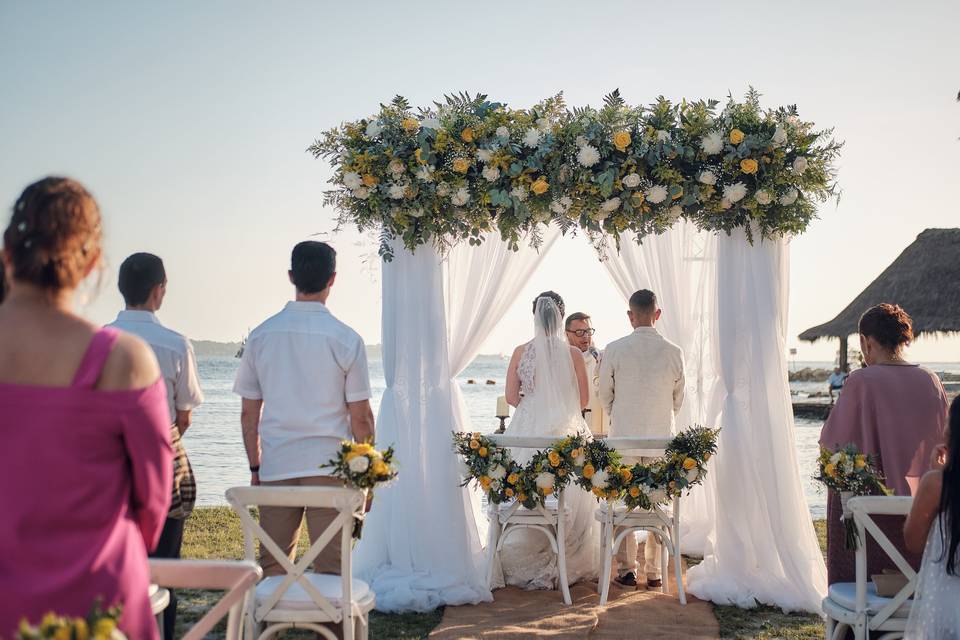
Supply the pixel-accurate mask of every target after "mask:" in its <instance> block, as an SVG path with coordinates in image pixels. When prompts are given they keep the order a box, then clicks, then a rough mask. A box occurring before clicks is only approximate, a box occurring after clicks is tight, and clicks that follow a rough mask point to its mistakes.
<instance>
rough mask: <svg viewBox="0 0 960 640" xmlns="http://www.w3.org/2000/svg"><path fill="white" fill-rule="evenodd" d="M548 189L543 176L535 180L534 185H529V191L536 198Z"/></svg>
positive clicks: (548, 185) (548, 186)
mask: <svg viewBox="0 0 960 640" xmlns="http://www.w3.org/2000/svg"><path fill="white" fill-rule="evenodd" d="M549 188H550V184H549V183H548V182H547V179H546V178H544V177H543V176H540V177H539V178H537V179H536V181H534V183H533V184H531V185H530V191H533V192H534V193H535V194H537V195H538V196H539V195H543V194H544V193H546V192H547V189H549Z"/></svg>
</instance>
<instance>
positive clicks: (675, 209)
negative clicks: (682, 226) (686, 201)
mask: <svg viewBox="0 0 960 640" xmlns="http://www.w3.org/2000/svg"><path fill="white" fill-rule="evenodd" d="M682 215H683V207H681V206H680V205H678V204H675V205H673V206H672V207H670V210H669V211H667V217H668V218H669V219H670V221H671V222H676V221H677V220H679V219H680V216H682Z"/></svg>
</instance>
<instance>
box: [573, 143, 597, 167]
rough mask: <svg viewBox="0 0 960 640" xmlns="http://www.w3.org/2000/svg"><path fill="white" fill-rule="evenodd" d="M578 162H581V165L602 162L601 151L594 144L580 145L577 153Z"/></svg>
mask: <svg viewBox="0 0 960 640" xmlns="http://www.w3.org/2000/svg"><path fill="white" fill-rule="evenodd" d="M577 162H579V163H580V166H581V167H592V166H593V165H595V164H597V163H598V162H600V152H599V151H597V148H596V147H595V146H593V145H592V144H585V145H583V146H582V147H580V151H579V152H578V153H577Z"/></svg>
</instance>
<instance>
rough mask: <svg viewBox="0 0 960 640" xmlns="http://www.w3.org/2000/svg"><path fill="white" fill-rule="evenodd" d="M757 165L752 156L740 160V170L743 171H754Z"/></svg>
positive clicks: (748, 172)
mask: <svg viewBox="0 0 960 640" xmlns="http://www.w3.org/2000/svg"><path fill="white" fill-rule="evenodd" d="M758 167H759V165H758V164H757V161H756V160H754V159H753V158H744V159H743V160H741V161H740V171H743V172H744V173H747V174H751V173H756V172H757V168H758Z"/></svg>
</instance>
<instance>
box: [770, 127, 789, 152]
mask: <svg viewBox="0 0 960 640" xmlns="http://www.w3.org/2000/svg"><path fill="white" fill-rule="evenodd" d="M772 142H773V146H775V147H782V146H783V145H785V144H786V143H787V131H786V129H784V128H783V126H782V125H779V124H778V125H777V130H776V131H774V132H773V138H772Z"/></svg>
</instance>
